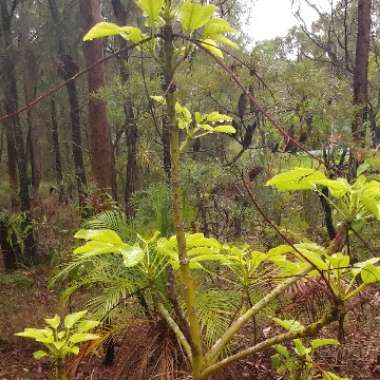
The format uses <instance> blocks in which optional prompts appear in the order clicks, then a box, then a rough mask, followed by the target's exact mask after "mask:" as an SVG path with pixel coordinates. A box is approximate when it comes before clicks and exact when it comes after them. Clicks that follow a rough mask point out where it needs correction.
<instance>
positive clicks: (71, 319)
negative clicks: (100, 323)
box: [64, 310, 87, 329]
mask: <svg viewBox="0 0 380 380" xmlns="http://www.w3.org/2000/svg"><path fill="white" fill-rule="evenodd" d="M86 314H87V310H83V311H78V312H77V313H72V314H68V315H67V316H66V317H65V320H64V326H65V327H66V328H67V329H71V328H72V327H73V326H74V325H75V324H76V323H77V322H79V321H80V320H81V319H82V318H83V317H84V316H85V315H86Z"/></svg>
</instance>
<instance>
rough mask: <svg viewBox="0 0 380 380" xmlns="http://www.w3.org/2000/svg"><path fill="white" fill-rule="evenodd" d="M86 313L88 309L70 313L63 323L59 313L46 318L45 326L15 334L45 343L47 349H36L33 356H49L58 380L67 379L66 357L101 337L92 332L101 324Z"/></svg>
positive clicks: (39, 358) (41, 357)
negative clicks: (84, 343)
mask: <svg viewBox="0 0 380 380" xmlns="http://www.w3.org/2000/svg"><path fill="white" fill-rule="evenodd" d="M86 314H87V311H86V310H84V311H79V312H77V313H72V314H68V315H66V317H65V318H64V320H63V325H62V324H61V318H60V317H59V315H55V316H54V317H53V318H46V319H45V322H46V326H45V328H42V329H37V328H25V329H24V331H23V332H19V333H17V334H15V335H16V336H20V337H23V338H29V339H34V340H35V341H36V342H38V343H41V344H43V345H44V346H45V349H44V350H38V351H35V352H34V353H33V357H34V358H35V359H36V360H41V359H43V358H49V359H50V360H51V361H52V363H53V366H54V374H55V376H56V378H57V380H67V377H66V375H65V360H66V358H67V357H68V356H70V355H78V354H79V349H80V344H81V343H83V342H88V341H92V340H96V339H98V338H99V336H98V335H96V334H92V333H90V331H91V330H93V329H94V328H95V327H97V326H98V325H99V322H98V321H93V320H89V319H84V316H85V315H86Z"/></svg>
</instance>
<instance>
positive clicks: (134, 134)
mask: <svg viewBox="0 0 380 380" xmlns="http://www.w3.org/2000/svg"><path fill="white" fill-rule="evenodd" d="M112 7H113V11H114V14H115V17H116V21H117V23H118V24H120V25H125V24H126V23H127V18H128V15H129V12H130V7H131V1H129V3H128V6H127V7H124V5H123V4H122V3H121V1H120V0H112ZM119 44H120V48H121V49H123V48H126V47H127V42H126V41H125V40H124V39H122V38H119ZM128 61H129V53H128V52H125V53H121V54H120V61H119V62H120V65H119V67H120V76H121V79H122V81H123V83H124V84H127V83H128V82H129V78H130V73H129V69H128V66H127V65H128ZM124 113H125V130H126V137H127V156H128V162H127V174H126V182H125V192H124V200H125V210H126V213H127V215H128V216H129V217H131V218H132V217H134V215H135V213H136V210H135V208H134V205H133V203H132V198H133V194H134V193H135V192H136V190H137V184H138V180H139V175H138V165H137V144H138V128H137V124H136V118H135V114H134V110H133V100H132V98H131V96H130V95H129V94H127V96H126V99H125V102H124Z"/></svg>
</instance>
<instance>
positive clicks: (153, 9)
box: [136, 0, 165, 23]
mask: <svg viewBox="0 0 380 380" xmlns="http://www.w3.org/2000/svg"><path fill="white" fill-rule="evenodd" d="M164 2H165V0H136V4H137V5H138V7H139V8H140V9H141V10H142V12H143V14H144V16H146V17H149V19H150V21H152V22H153V23H154V22H156V21H157V20H158V19H159V17H160V13H161V9H162V6H163V5H164Z"/></svg>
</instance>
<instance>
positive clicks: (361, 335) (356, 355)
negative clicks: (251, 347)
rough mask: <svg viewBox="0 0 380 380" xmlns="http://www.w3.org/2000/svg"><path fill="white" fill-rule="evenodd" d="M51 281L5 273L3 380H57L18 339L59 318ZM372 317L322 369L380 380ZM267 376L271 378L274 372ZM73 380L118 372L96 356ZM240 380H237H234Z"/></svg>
mask: <svg viewBox="0 0 380 380" xmlns="http://www.w3.org/2000/svg"><path fill="white" fill-rule="evenodd" d="M47 278H48V270H47V269H45V268H41V267H39V268H37V269H35V270H33V271H31V272H27V271H24V272H22V271H21V272H16V273H14V274H1V268H0V363H1V364H0V365H1V367H0V380H51V379H53V378H52V377H51V375H50V373H51V368H50V367H49V364H48V363H47V362H46V361H41V362H38V361H35V360H34V359H33V357H32V354H33V352H34V351H35V350H37V349H38V348H39V347H38V345H36V344H35V343H33V342H31V341H28V340H25V339H22V340H21V339H20V338H17V337H15V336H14V334H15V333H16V332H19V331H22V330H23V329H24V328H25V327H27V326H41V325H42V323H43V319H44V318H45V317H46V316H51V315H54V313H55V312H56V311H57V307H58V295H57V293H56V292H55V291H53V290H51V289H49V287H48V284H47ZM371 297H372V296H371ZM372 298H373V297H372ZM372 312H373V311H372ZM371 314H372V313H371V312H370V311H369V310H368V309H367V308H366V307H364V308H362V310H361V312H360V313H359V314H357V315H355V316H352V319H351V320H350V322H349V323H347V324H346V325H347V326H348V328H347V329H346V331H345V343H344V344H343V345H342V346H341V348H340V349H339V352H338V355H336V352H334V354H332V353H331V351H330V350H326V351H324V352H321V354H320V356H319V357H318V360H319V363H320V364H321V365H322V366H325V367H326V365H327V366H328V367H330V369H333V370H337V371H339V372H341V373H343V374H345V375H346V376H350V377H351V378H352V379H354V380H356V379H357V380H376V379H380V331H379V330H380V328H379V325H380V324H379V322H380V316H379V315H374V316H373V317H372V319H371V321H370V322H368V323H366V328H364V329H359V328H358V326H363V324H362V322H363V319H365V318H364V317H365V316H368V315H371ZM360 319H361V322H360V321H359V320H360ZM331 333H332V334H333V331H332V332H331ZM268 354H269V353H268ZM253 361H254V360H252V358H251V362H253ZM262 370H263V372H265V370H268V369H265V368H262ZM269 373H270V372H269ZM267 374H268V372H267ZM240 378H243V377H240ZM240 378H239V379H240ZM244 378H245V379H252V380H253V379H258V378H260V379H268V380H270V379H275V378H276V377H272V376H271V375H270V377H268V376H264V377H262V376H259V377H257V372H256V375H255V376H250V374H248V376H244ZM72 379H73V380H86V379H88V380H90V379H91V380H110V379H112V368H111V369H108V368H106V367H104V366H103V365H102V363H101V358H100V357H97V356H95V355H92V356H90V357H87V358H85V359H83V360H82V362H81V363H80V364H79V366H78V369H77V371H76V375H75V376H74V377H73V378H72ZM235 379H236V377H234V378H232V379H231V380H235ZM136 380H143V379H136ZM144 380H145V379H144Z"/></svg>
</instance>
